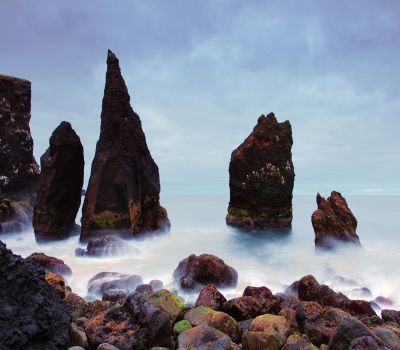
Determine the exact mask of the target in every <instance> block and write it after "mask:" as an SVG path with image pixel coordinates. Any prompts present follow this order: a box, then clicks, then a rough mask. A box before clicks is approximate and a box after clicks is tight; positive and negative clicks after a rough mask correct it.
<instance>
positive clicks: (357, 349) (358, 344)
mask: <svg viewBox="0 0 400 350" xmlns="http://www.w3.org/2000/svg"><path fill="white" fill-rule="evenodd" d="M348 350H392V348H388V347H386V346H384V345H383V344H381V343H380V342H379V341H378V340H377V339H376V338H373V337H370V336H363V337H359V338H356V339H354V340H353V341H352V342H351V343H350V346H349V348H348Z"/></svg>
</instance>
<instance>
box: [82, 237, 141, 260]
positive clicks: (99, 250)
mask: <svg viewBox="0 0 400 350" xmlns="http://www.w3.org/2000/svg"><path fill="white" fill-rule="evenodd" d="M138 252H139V251H138V249H136V248H134V247H132V246H130V245H129V243H127V242H125V241H124V240H122V239H120V238H118V237H116V236H111V235H109V236H103V237H96V238H90V239H89V240H88V243H87V248H86V249H82V248H77V249H75V255H77V256H96V257H102V256H113V255H118V254H128V253H129V254H137V253H138Z"/></svg>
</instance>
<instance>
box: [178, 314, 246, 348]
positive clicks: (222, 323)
mask: <svg viewBox="0 0 400 350" xmlns="http://www.w3.org/2000/svg"><path fill="white" fill-rule="evenodd" d="M184 319H185V320H187V321H189V322H190V324H191V325H192V326H200V325H202V324H207V325H208V326H210V327H213V328H215V329H218V330H219V331H221V332H223V333H225V334H227V335H229V337H230V338H231V339H232V341H234V342H237V341H239V339H240V330H239V325H238V323H237V322H236V320H235V319H233V318H232V317H231V316H229V315H228V314H226V313H224V312H221V311H215V310H213V309H211V308H209V307H205V306H199V307H196V308H194V309H191V310H189V311H188V312H186V314H185V316H184Z"/></svg>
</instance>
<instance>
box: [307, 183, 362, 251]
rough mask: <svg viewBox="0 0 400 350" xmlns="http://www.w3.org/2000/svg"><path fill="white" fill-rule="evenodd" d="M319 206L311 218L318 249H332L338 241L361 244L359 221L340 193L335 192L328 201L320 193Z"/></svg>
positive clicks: (318, 196) (318, 197)
mask: <svg viewBox="0 0 400 350" xmlns="http://www.w3.org/2000/svg"><path fill="white" fill-rule="evenodd" d="M317 205H318V209H317V210H315V211H314V213H313V214H312V216H311V222H312V225H313V228H314V232H315V240H314V241H315V245H316V246H317V247H320V248H326V249H331V248H333V247H334V246H335V243H336V242H338V241H339V242H347V243H354V244H357V245H359V244H360V239H359V237H358V236H357V234H356V229H357V219H356V218H355V217H354V215H353V213H352V212H351V210H350V209H349V207H348V205H347V202H346V200H345V199H344V198H343V197H342V195H341V194H340V193H339V192H335V191H333V192H332V193H331V196H330V197H328V199H325V198H324V197H322V196H321V195H320V194H319V193H318V194H317Z"/></svg>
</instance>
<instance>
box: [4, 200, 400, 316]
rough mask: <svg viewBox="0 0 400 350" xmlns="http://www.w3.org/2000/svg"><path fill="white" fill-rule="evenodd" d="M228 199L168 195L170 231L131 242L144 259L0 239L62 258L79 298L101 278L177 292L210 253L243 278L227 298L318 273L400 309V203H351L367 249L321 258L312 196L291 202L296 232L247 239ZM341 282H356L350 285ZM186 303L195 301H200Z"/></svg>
mask: <svg viewBox="0 0 400 350" xmlns="http://www.w3.org/2000/svg"><path fill="white" fill-rule="evenodd" d="M228 200H229V199H228V198H227V197H225V196H165V197H164V198H163V200H162V204H163V205H164V206H165V207H166V208H167V209H168V214H169V217H170V219H171V223H172V227H171V230H170V232H169V233H166V234H161V235H157V236H150V237H145V238H143V237H142V238H137V239H132V240H129V244H130V245H131V246H132V247H135V248H137V249H138V250H139V252H134V251H133V252H132V253H131V254H126V255H124V256H118V257H111V258H87V257H76V256H75V255H74V251H75V248H77V247H78V246H79V237H78V236H74V237H71V238H68V239H66V240H63V241H56V242H51V243H43V244H38V243H36V241H35V239H34V234H33V232H32V231H29V232H25V233H21V234H11V235H7V236H4V235H3V236H1V237H0V239H1V240H3V241H4V242H5V243H6V244H7V246H8V248H11V249H12V250H13V251H14V252H15V253H16V254H20V255H22V256H23V257H26V256H28V255H29V254H31V253H33V252H35V251H40V252H44V253H46V254H48V255H52V256H55V257H58V258H60V259H63V260H64V261H65V262H66V263H67V264H68V265H69V266H70V267H71V268H72V271H73V276H72V277H71V278H70V279H68V283H69V284H70V286H71V287H72V289H73V291H75V292H77V293H78V294H80V295H82V296H85V294H86V285H87V281H88V280H89V278H90V277H92V276H94V275H95V274H96V273H98V272H101V271H115V272H123V273H131V274H139V275H141V276H142V277H143V279H144V281H145V282H148V281H150V280H151V279H160V280H162V281H163V282H164V284H166V285H167V286H168V287H173V285H172V284H171V282H172V273H173V271H174V269H175V267H176V266H177V265H178V262H179V261H180V260H182V259H184V258H185V257H187V256H188V255H190V254H193V253H195V254H201V253H211V254H215V255H217V256H218V257H220V258H222V259H224V260H225V262H226V263H227V264H229V265H231V266H233V267H234V268H235V269H236V270H237V271H238V273H239V283H238V286H237V288H236V289H230V290H225V291H224V293H225V295H226V296H227V297H233V296H237V295H239V294H241V293H242V292H243V290H244V288H245V287H246V286H247V285H257V286H259V285H266V286H268V287H269V288H270V289H271V290H272V291H273V292H280V291H283V290H284V288H285V287H286V286H287V285H289V284H291V283H292V282H293V281H295V280H297V279H299V278H300V277H302V276H304V275H306V274H313V275H314V276H315V277H316V278H317V279H318V280H319V281H320V282H324V283H326V284H328V285H330V286H331V287H332V288H334V289H335V290H340V291H342V292H344V293H346V294H347V295H349V296H354V294H352V293H351V290H352V289H354V288H357V286H358V287H367V288H369V289H370V290H371V292H372V294H373V298H375V297H376V296H384V297H388V298H390V299H392V300H393V302H394V305H392V306H390V307H389V308H397V309H399V308H400V268H399V263H400V251H399V242H400V229H399V227H400V197H398V196H386V197H384V196H371V197H367V196H358V197H348V198H347V202H348V204H349V206H350V208H351V209H352V211H353V213H354V214H355V216H356V217H357V219H358V229H357V233H358V235H359V236H360V240H361V243H362V248H355V247H341V248H338V249H337V250H336V251H334V252H318V251H316V250H315V248H314V232H313V229H312V226H311V221H310V217H311V213H312V212H313V210H314V209H315V207H316V204H315V198H314V197H310V196H297V197H295V198H294V203H293V204H294V219H293V229H292V231H291V232H289V233H285V234H279V233H274V232H264V233H260V232H259V233H248V232H247V233H246V232H240V231H237V230H234V229H231V228H229V227H227V226H226V225H225V215H226V208H227V204H228ZM82 247H83V246H82ZM338 276H341V277H345V278H348V279H352V280H354V281H355V283H350V282H349V283H345V282H343V280H340V279H338V278H337V277H338ZM185 297H186V298H187V299H188V300H189V301H193V299H195V297H196V295H185ZM368 299H371V298H368ZM385 307H387V306H385Z"/></svg>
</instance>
